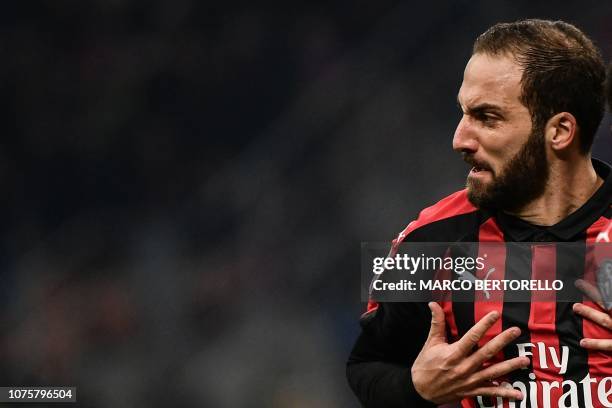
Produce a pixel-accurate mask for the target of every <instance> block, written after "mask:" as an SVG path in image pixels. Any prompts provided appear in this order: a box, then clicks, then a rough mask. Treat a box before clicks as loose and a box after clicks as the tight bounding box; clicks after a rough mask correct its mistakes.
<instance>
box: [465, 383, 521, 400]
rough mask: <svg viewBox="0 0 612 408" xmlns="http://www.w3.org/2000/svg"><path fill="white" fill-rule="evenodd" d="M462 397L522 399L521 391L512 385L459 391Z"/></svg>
mask: <svg viewBox="0 0 612 408" xmlns="http://www.w3.org/2000/svg"><path fill="white" fill-rule="evenodd" d="M461 394H462V396H464V397H477V396H483V397H485V396H486V397H501V398H509V399H513V400H522V399H523V393H522V392H520V391H519V390H517V389H514V388H512V387H504V386H499V387H478V388H474V389H472V390H469V391H467V392H463V393H461Z"/></svg>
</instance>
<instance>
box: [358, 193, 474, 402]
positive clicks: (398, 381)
mask: <svg viewBox="0 0 612 408" xmlns="http://www.w3.org/2000/svg"><path fill="white" fill-rule="evenodd" d="M475 211H476V208H475V207H474V206H473V205H472V204H471V203H469V201H468V200H467V196H466V192H465V190H462V191H459V192H457V193H454V194H452V195H450V196H448V197H446V198H444V199H442V200H440V201H439V202H438V203H436V204H435V205H433V206H431V207H428V208H426V209H424V210H423V211H421V213H420V214H419V216H418V217H417V219H416V220H414V221H412V222H411V223H410V224H408V226H407V227H406V228H405V229H404V230H403V231H402V232H401V233H400V234H399V235H398V237H397V238H396V239H394V240H393V243H392V245H391V251H390V256H394V255H395V253H396V252H397V250H398V246H399V244H401V243H402V242H404V241H414V242H419V241H420V242H427V241H430V242H435V241H438V242H449V241H454V240H455V237H454V234H456V233H460V232H461V231H462V230H464V229H465V226H464V224H463V223H460V224H457V225H458V226H456V227H452V228H449V227H448V225H447V224H446V223H445V222H441V223H439V222H438V221H444V220H451V219H455V218H456V217H460V216H462V215H466V214H472V213H474V212H475ZM464 221H465V219H464ZM470 222H471V221H470ZM453 225H454V224H453ZM430 323H431V312H430V310H429V308H428V306H427V304H426V303H416V302H410V303H408V302H404V303H399V302H397V303H391V302H382V303H376V302H372V301H371V302H369V303H368V306H367V311H366V313H364V314H363V315H362V316H361V319H360V324H361V334H360V335H359V337H358V338H357V341H356V342H355V345H354V346H353V349H352V351H351V354H350V356H349V359H348V362H347V367H346V374H347V378H348V382H349V385H350V386H351V388H352V390H353V392H354V393H355V394H356V395H357V398H358V399H359V400H360V401H361V403H362V404H363V406H365V407H410V408H421V407H423V408H425V407H435V406H436V405H435V404H433V403H431V402H429V401H426V400H424V399H423V398H422V397H421V396H420V395H419V394H418V392H417V391H416V390H415V389H414V385H413V383H412V376H411V367H412V364H413V363H414V360H415V359H416V357H417V356H418V354H419V352H420V351H421V349H422V347H423V344H424V343H425V340H426V339H427V335H428V333H429V327H430Z"/></svg>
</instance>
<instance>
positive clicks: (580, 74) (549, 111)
mask: <svg viewBox="0 0 612 408" xmlns="http://www.w3.org/2000/svg"><path fill="white" fill-rule="evenodd" d="M473 53H474V54H478V53H484V54H489V55H500V54H508V55H511V56H512V57H513V58H514V59H515V60H516V62H517V63H518V64H519V65H520V66H521V67H522V68H523V76H522V78H521V102H522V103H523V104H524V105H525V106H526V107H527V109H529V113H530V114H531V122H532V126H533V127H534V129H543V128H544V126H545V124H546V122H547V121H548V119H550V118H551V117H552V116H553V115H555V114H557V113H559V112H569V113H571V114H572V115H574V117H575V118H576V121H577V123H578V130H579V132H578V133H579V142H580V150H581V151H582V153H585V154H586V153H588V152H589V151H590V150H591V146H592V144H593V138H594V137H595V132H596V131H597V127H598V126H599V123H600V122H601V119H602V117H603V113H604V104H605V102H604V99H605V96H604V81H605V76H606V72H605V71H606V68H605V65H604V62H603V59H602V57H601V54H600V52H599V50H598V49H597V47H595V45H594V44H593V42H592V41H591V40H590V39H589V38H588V37H587V36H586V35H585V34H584V33H583V32H582V31H580V30H579V29H577V28H576V27H574V26H573V25H571V24H568V23H566V22H564V21H548V20H537V19H529V20H521V21H516V22H513V23H498V24H496V25H494V26H493V27H491V28H489V29H488V30H487V31H486V32H484V33H483V34H481V35H480V36H479V37H478V38H477V39H476V41H475V42H474V49H473Z"/></svg>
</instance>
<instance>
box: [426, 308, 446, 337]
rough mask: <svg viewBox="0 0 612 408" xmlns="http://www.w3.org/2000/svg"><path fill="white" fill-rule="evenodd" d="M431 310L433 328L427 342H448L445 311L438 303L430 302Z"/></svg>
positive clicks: (430, 329)
mask: <svg viewBox="0 0 612 408" xmlns="http://www.w3.org/2000/svg"><path fill="white" fill-rule="evenodd" d="M428 306H429V309H430V310H431V327H430V328H429V336H428V337H427V342H431V341H435V342H436V343H439V342H444V343H445V342H446V324H445V319H444V311H443V310H442V308H441V307H440V305H439V304H437V303H436V302H429V304H428Z"/></svg>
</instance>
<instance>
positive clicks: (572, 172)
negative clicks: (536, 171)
mask: <svg viewBox="0 0 612 408" xmlns="http://www.w3.org/2000/svg"><path fill="white" fill-rule="evenodd" d="M571 163H572V160H570V161H564V162H561V161H560V162H557V165H556V166H551V171H550V177H549V179H548V183H547V184H546V188H545V189H544V193H543V194H542V195H541V196H540V197H538V198H537V199H535V200H533V201H532V202H530V203H529V204H527V205H526V206H525V207H523V208H521V209H520V210H518V211H515V212H508V213H509V214H511V215H514V216H515V217H518V218H520V219H522V220H524V221H527V222H529V223H530V224H534V225H542V226H551V225H555V224H556V223H558V222H559V221H561V220H563V219H564V218H566V217H567V216H569V215H570V214H572V213H573V212H574V211H576V210H577V209H578V208H580V207H582V205H583V204H584V203H586V202H587V201H588V200H589V199H590V198H591V197H592V196H593V194H595V192H596V191H597V189H599V187H601V185H602V184H603V180H602V179H601V177H599V176H598V175H597V173H596V172H595V169H594V168H593V164H592V163H591V158H590V155H589V156H588V157H586V158H585V157H581V158H580V160H578V161H574V162H573V164H571Z"/></svg>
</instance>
